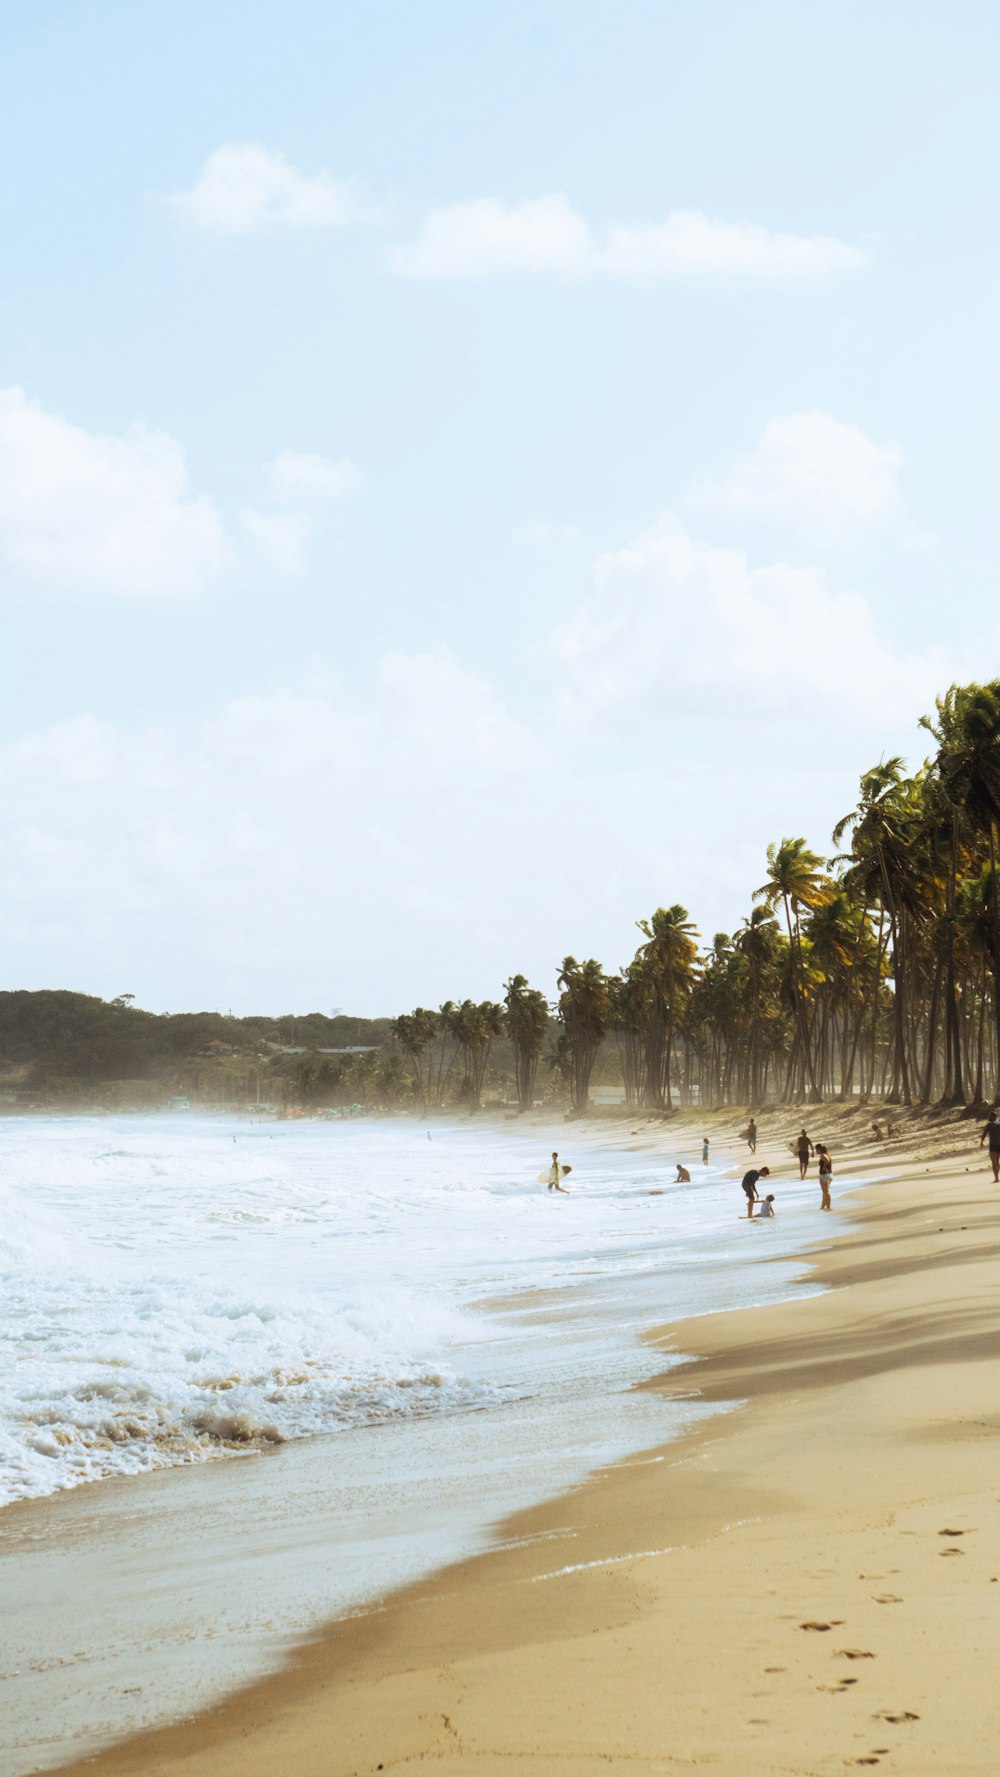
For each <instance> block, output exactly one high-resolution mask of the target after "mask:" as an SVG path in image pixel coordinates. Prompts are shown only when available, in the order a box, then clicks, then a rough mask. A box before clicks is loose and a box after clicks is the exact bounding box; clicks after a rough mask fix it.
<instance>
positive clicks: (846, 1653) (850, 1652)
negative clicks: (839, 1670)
mask: <svg viewBox="0 0 1000 1777" xmlns="http://www.w3.org/2000/svg"><path fill="white" fill-rule="evenodd" d="M837 1657H838V1658H839V1659H841V1660H874V1658H875V1655H874V1654H873V1653H871V1652H870V1651H869V1649H868V1648H866V1647H838V1649H837Z"/></svg>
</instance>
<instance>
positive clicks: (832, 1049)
mask: <svg viewBox="0 0 1000 1777" xmlns="http://www.w3.org/2000/svg"><path fill="white" fill-rule="evenodd" d="M921 726H922V727H923V728H924V729H925V730H926V731H927V733H928V734H929V735H930V737H931V739H932V741H933V748H934V750H933V752H932V753H931V755H930V757H929V758H928V759H927V760H926V761H925V763H924V764H923V765H922V766H921V768H920V769H919V770H918V771H916V772H914V773H913V774H912V775H907V772H906V770H905V768H904V765H903V761H902V760H901V759H899V758H892V759H884V760H882V761H880V762H879V763H878V764H877V765H874V766H873V767H872V768H871V770H869V771H866V772H865V773H864V774H863V776H862V778H861V782H860V786H859V795H858V801H857V804H856V806H855V807H854V808H853V809H850V810H849V811H847V812H846V813H845V815H844V817H843V819H842V820H841V821H839V822H838V824H837V826H836V828H835V830H834V832H833V834H832V854H831V855H830V856H828V857H821V856H820V855H819V854H817V853H816V852H814V851H812V850H810V848H809V846H808V845H807V844H806V841H805V840H804V839H801V838H785V839H781V840H780V841H776V842H774V843H772V844H770V845H769V846H768V847H767V861H766V869H765V871H764V873H763V874H764V880H763V881H762V882H761V884H760V886H759V887H758V888H757V889H756V890H755V891H754V894H753V899H752V905H751V906H750V908H749V909H748V911H747V913H746V915H745V917H744V918H743V920H742V921H741V923H740V925H739V927H738V929H737V930H736V931H735V932H733V933H732V934H730V933H726V932H718V933H716V934H715V936H714V937H713V938H712V940H711V942H710V943H709V944H708V945H705V946H700V945H699V934H698V931H697V929H696V927H695V925H694V924H693V922H692V920H691V918H690V917H689V914H688V910H687V909H686V908H685V907H682V906H679V905H674V906H671V907H658V908H656V910H655V911H654V912H653V913H652V914H651V915H650V916H649V917H648V918H646V919H640V920H639V921H638V929H639V932H640V934H641V942H640V944H639V946H638V948H637V950H636V953H635V955H634V957H633V959H632V961H631V962H630V963H628V964H627V965H626V966H625V967H624V968H622V969H620V970H619V971H618V972H617V973H609V972H608V971H607V970H606V969H605V967H604V966H603V965H602V964H601V963H600V962H598V961H597V960H596V959H594V958H587V959H585V960H582V961H578V960H577V958H576V957H573V956H567V957H564V959H563V961H562V963H561V964H560V967H559V970H558V975H557V987H558V996H557V998H556V1000H555V1001H554V1003H551V1004H550V1003H549V1002H548V1001H547V999H546V997H545V995H544V993H543V992H542V991H541V990H540V989H538V988H533V987H531V986H530V985H529V983H528V982H527V980H526V979H525V977H524V976H523V975H514V976H513V977H512V978H511V979H510V980H509V981H508V982H507V984H506V991H505V996H504V1001H503V1004H502V1005H501V1004H499V1003H493V1002H490V1001H487V1002H485V1003H483V1004H481V1005H476V1004H474V1003H472V1002H471V1001H468V1000H466V1001H463V1002H462V1003H461V1004H453V1003H451V1002H448V1003H446V1004H445V1005H443V1006H442V1007H441V1008H440V1010H439V1011H437V1012H432V1011H428V1010H426V1009H425V1008H422V1007H418V1008H417V1009H416V1010H415V1011H414V1012H411V1013H407V1014H404V1015H403V1016H402V1017H400V1018H397V1019H396V1020H395V1022H394V1024H393V1027H392V1028H393V1033H394V1038H395V1041H396V1043H397V1044H398V1045H399V1047H400V1048H401V1049H402V1050H403V1051H404V1053H405V1055H406V1057H407V1060H408V1069H407V1076H406V1081H405V1090H406V1093H407V1094H408V1095H409V1096H412V1097H416V1098H418V1099H419V1100H420V1101H421V1102H423V1103H426V1104H432V1103H434V1104H442V1103H445V1102H449V1101H455V1100H464V1101H465V1102H467V1103H469V1104H470V1105H471V1106H476V1105H478V1104H479V1103H480V1101H481V1097H482V1093H483V1090H484V1086H485V1084H486V1081H487V1078H490V1080H491V1082H492V1084H493V1085H494V1086H495V1087H496V1088H497V1089H499V1090H501V1091H503V1090H504V1089H507V1090H508V1095H509V1097H510V1098H512V1099H513V1100H514V1101H516V1103H517V1105H518V1106H519V1107H520V1108H521V1109H522V1110H526V1109H528V1108H530V1107H531V1106H532V1105H533V1104H534V1103H536V1102H538V1100H539V1099H541V1098H551V1097H553V1096H561V1097H565V1098H566V1099H567V1100H568V1102H569V1104H570V1106H571V1108H572V1109H573V1110H574V1111H575V1112H576V1113H577V1114H582V1113H583V1112H585V1111H586V1110H587V1108H588V1105H589V1103H590V1095H591V1090H592V1086H593V1085H594V1083H595V1081H597V1080H600V1081H601V1082H603V1083H607V1084H615V1085H617V1086H619V1088H620V1089H621V1090H622V1091H623V1093H624V1099H625V1102H626V1104H628V1105H630V1106H635V1107H644V1108H646V1109H649V1110H655V1111H661V1112H662V1111H669V1110H671V1109H672V1108H674V1107H675V1106H676V1105H678V1104H680V1105H691V1104H700V1105H703V1106H724V1105H748V1104H761V1103H763V1102H765V1101H766V1100H772V1101H779V1100H780V1101H784V1102H789V1103H791V1102H819V1101H820V1100H824V1099H838V1100H851V1099H860V1100H863V1101H865V1100H872V1099H881V1100H884V1101H885V1102H887V1103H889V1104H930V1103H942V1104H946V1105H962V1104H974V1105H982V1104H984V1103H987V1102H993V1101H994V1100H995V1099H996V1098H997V1096H998V1092H1000V905H998V887H997V845H998V822H1000V680H993V681H991V682H990V683H988V684H986V685H965V686H952V688H951V690H949V691H948V693H947V695H946V696H944V697H942V698H939V699H938V700H937V704H936V709H935V714H934V716H933V717H932V718H931V717H923V718H922V719H921ZM498 1038H499V1039H501V1042H502V1045H503V1049H502V1054H503V1059H504V1063H505V1065H503V1066H495V1067H494V1068H493V1069H492V1070H491V1069H490V1065H489V1064H490V1058H491V1052H493V1053H494V1054H496V1053H497V1052H496V1051H494V1043H495V1040H496V1039H498ZM498 1060H499V1057H498Z"/></svg>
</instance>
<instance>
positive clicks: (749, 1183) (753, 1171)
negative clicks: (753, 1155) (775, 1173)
mask: <svg viewBox="0 0 1000 1777" xmlns="http://www.w3.org/2000/svg"><path fill="white" fill-rule="evenodd" d="M770 1176H771V1173H770V1168H769V1167H767V1166H762V1167H761V1168H760V1171H759V1172H758V1170H757V1168H756V1167H755V1166H752V1167H751V1168H750V1171H749V1172H746V1173H744V1175H743V1190H744V1193H745V1196H746V1200H747V1220H748V1221H749V1220H750V1219H751V1217H752V1216H753V1206H754V1204H755V1203H759V1202H760V1198H759V1197H758V1195H757V1180H758V1179H762V1178H770Z"/></svg>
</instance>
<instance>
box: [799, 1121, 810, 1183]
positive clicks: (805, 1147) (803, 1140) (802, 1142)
mask: <svg viewBox="0 0 1000 1777" xmlns="http://www.w3.org/2000/svg"><path fill="white" fill-rule="evenodd" d="M796 1145H797V1152H798V1156H799V1178H805V1176H806V1173H807V1172H808V1170H809V1159H810V1156H811V1155H812V1154H813V1153H814V1151H815V1150H814V1148H813V1145H812V1142H811V1141H810V1140H809V1137H808V1136H807V1134H806V1132H805V1130H804V1129H803V1131H802V1133H801V1135H800V1136H799V1139H798V1143H797V1144H796Z"/></svg>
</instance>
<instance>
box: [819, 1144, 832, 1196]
mask: <svg viewBox="0 0 1000 1777" xmlns="http://www.w3.org/2000/svg"><path fill="white" fill-rule="evenodd" d="M816 1152H817V1154H818V1156H819V1188H820V1190H821V1192H822V1193H823V1197H822V1202H821V1203H820V1209H832V1208H833V1205H832V1203H831V1202H830V1180H831V1179H832V1177H833V1161H832V1160H831V1158H830V1153H829V1150H828V1149H827V1148H825V1147H824V1146H823V1143H822V1142H820V1143H819V1144H818V1145H817V1148H816Z"/></svg>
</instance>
